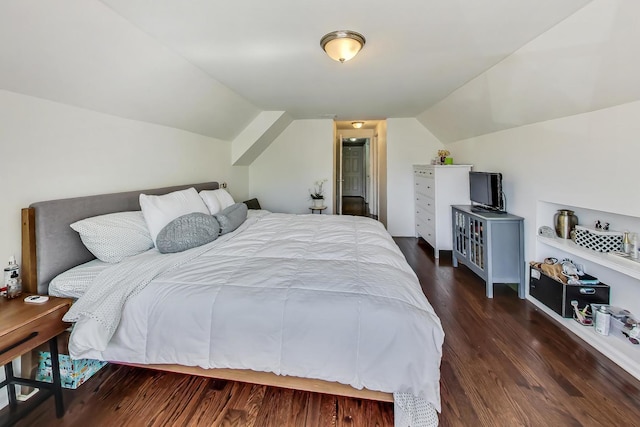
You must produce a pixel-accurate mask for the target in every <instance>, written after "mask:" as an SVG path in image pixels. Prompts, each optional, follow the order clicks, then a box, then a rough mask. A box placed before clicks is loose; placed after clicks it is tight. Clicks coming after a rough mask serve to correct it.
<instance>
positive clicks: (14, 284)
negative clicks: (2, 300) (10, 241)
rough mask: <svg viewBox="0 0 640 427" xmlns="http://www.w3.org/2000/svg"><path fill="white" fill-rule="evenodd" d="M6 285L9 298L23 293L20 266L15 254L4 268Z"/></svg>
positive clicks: (6, 294)
mask: <svg viewBox="0 0 640 427" xmlns="http://www.w3.org/2000/svg"><path fill="white" fill-rule="evenodd" d="M4 287H5V288H6V291H5V296H6V297H7V298H15V297H17V296H18V295H20V294H21V293H22V279H21V278H20V267H18V263H17V262H16V258H15V257H14V256H13V255H12V256H11V257H10V258H9V265H8V266H7V267H6V268H5V269H4Z"/></svg>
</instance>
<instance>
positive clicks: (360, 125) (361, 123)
mask: <svg viewBox="0 0 640 427" xmlns="http://www.w3.org/2000/svg"><path fill="white" fill-rule="evenodd" d="M362 125H364V122H351V126H353V127H354V128H356V129H360V128H361V127H362Z"/></svg>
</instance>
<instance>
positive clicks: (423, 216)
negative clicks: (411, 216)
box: [416, 206, 436, 228]
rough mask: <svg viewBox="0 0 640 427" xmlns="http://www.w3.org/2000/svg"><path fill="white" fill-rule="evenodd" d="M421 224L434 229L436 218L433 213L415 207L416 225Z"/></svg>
mask: <svg viewBox="0 0 640 427" xmlns="http://www.w3.org/2000/svg"><path fill="white" fill-rule="evenodd" d="M418 222H422V223H423V224H424V225H426V226H428V227H431V228H435V227H436V216H435V215H434V213H433V212H429V211H427V210H425V209H423V208H421V207H420V206H417V207H416V223H418Z"/></svg>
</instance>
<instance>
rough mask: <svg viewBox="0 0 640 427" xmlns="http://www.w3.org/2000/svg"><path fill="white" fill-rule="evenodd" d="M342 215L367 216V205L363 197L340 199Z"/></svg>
mask: <svg viewBox="0 0 640 427" xmlns="http://www.w3.org/2000/svg"><path fill="white" fill-rule="evenodd" d="M342 213H343V214H344V215H356V216H369V205H368V204H367V203H365V201H364V198H363V197H351V196H344V197H342Z"/></svg>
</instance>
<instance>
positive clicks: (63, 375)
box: [36, 351, 107, 389]
mask: <svg viewBox="0 0 640 427" xmlns="http://www.w3.org/2000/svg"><path fill="white" fill-rule="evenodd" d="M58 356H59V357H58V360H59V362H60V379H61V381H62V387H64V388H70V389H76V388H78V387H80V385H82V384H83V383H84V382H85V381H87V380H88V379H89V378H91V376H93V374H95V373H96V372H98V371H99V370H100V369H102V367H103V366H105V365H106V364H107V362H103V361H101V360H93V359H78V360H72V359H71V357H70V356H68V355H66V354H60V355H58ZM51 372H52V371H51V353H49V352H48V351H40V352H39V357H38V371H37V373H36V380H38V381H44V382H49V383H50V382H52V381H53V377H52V373H51Z"/></svg>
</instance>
